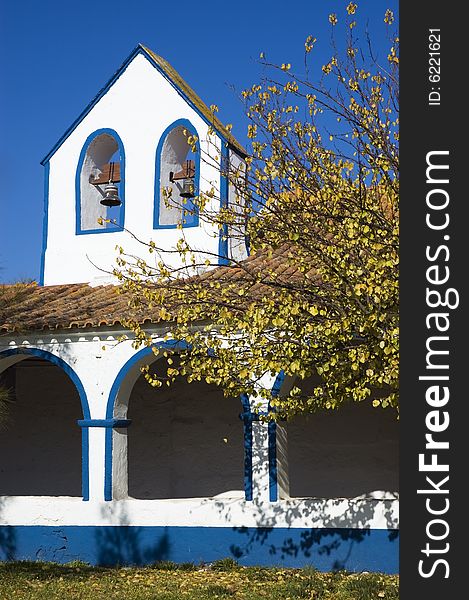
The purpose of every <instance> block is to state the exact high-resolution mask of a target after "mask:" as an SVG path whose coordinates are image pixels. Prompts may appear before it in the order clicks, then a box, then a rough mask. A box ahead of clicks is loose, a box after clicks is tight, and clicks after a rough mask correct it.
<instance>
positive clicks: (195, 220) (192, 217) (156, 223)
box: [153, 119, 200, 229]
mask: <svg viewBox="0 0 469 600" xmlns="http://www.w3.org/2000/svg"><path fill="white" fill-rule="evenodd" d="M179 126H183V127H184V128H185V129H187V130H188V131H190V132H191V133H192V134H193V135H195V136H197V140H198V141H197V152H196V155H197V156H196V160H195V177H194V193H195V195H196V196H198V195H199V187H200V143H199V134H198V133H197V130H196V128H195V127H194V125H192V123H191V122H190V121H189V119H177V120H176V121H174V122H173V123H171V125H168V127H166V129H165V130H164V131H163V133H162V134H161V137H160V140H159V142H158V146H157V148H156V158H155V190H154V205H153V229H177V224H175V225H161V224H160V208H161V200H162V199H161V198H160V196H161V187H162V185H163V182H161V181H160V179H161V153H162V151H163V145H164V143H165V141H166V138H167V137H168V135H169V134H170V133H171V131H172V130H173V129H175V128H176V127H179ZM191 204H192V206H191ZM184 207H185V209H186V210H194V209H196V207H195V206H194V204H193V203H191V200H190V199H188V200H187V204H186V205H183V211H184ZM184 218H185V219H186V223H185V224H184V225H183V227H184V228H186V227H198V226H199V211H198V209H196V210H195V212H194V214H189V215H187V216H186V217H184V216H183V219H184Z"/></svg>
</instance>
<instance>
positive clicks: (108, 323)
mask: <svg viewBox="0 0 469 600" xmlns="http://www.w3.org/2000/svg"><path fill="white" fill-rule="evenodd" d="M288 254H289V247H288V245H284V246H282V247H281V248H279V249H278V250H277V251H276V252H274V253H273V255H272V257H270V258H266V257H265V256H262V255H258V256H252V257H250V258H248V259H247V260H246V261H244V262H243V263H241V266H237V267H228V266H226V267H218V268H215V269H212V270H210V271H207V272H206V273H204V274H203V275H200V276H198V277H197V279H200V280H202V281H207V282H209V281H210V280H212V281H214V280H218V281H220V282H222V283H223V282H226V283H227V284H230V283H236V281H240V280H241V279H246V277H248V278H251V279H252V281H253V285H252V290H251V291H252V292H253V293H256V292H257V293H259V294H262V291H263V289H264V285H263V283H262V276H264V274H265V275H266V276H267V274H268V273H269V272H271V271H272V270H275V273H276V274H277V277H278V278H280V279H282V280H284V281H293V280H294V279H295V277H296V276H297V272H296V270H295V268H294V267H292V266H291V264H290V261H289V260H288ZM257 274H261V278H260V279H258V278H256V275H257ZM117 290H118V288H117V287H116V286H113V285H105V286H103V285H102V286H96V287H92V286H90V285H88V284H86V283H74V284H66V285H51V286H44V287H41V286H38V285H37V284H35V283H32V284H28V285H26V286H20V287H17V286H12V285H10V286H0V334H3V335H4V334H6V333H9V332H15V331H20V332H23V331H33V330H34V331H42V330H55V329H72V328H80V329H81V328H97V327H102V326H105V327H112V326H114V325H122V321H125V320H126V319H129V318H133V319H136V320H137V321H139V322H140V323H144V322H149V323H157V322H158V321H159V310H158V308H152V309H150V308H145V309H144V308H139V309H138V310H137V309H132V308H130V307H129V296H128V295H126V294H118V293H117ZM13 295H16V297H15V299H14V300H13V301H11V298H12V296H13ZM9 298H10V301H8V300H9Z"/></svg>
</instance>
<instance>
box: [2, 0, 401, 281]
mask: <svg viewBox="0 0 469 600" xmlns="http://www.w3.org/2000/svg"><path fill="white" fill-rule="evenodd" d="M347 4H348V0H347V2H344V1H338V0H309V1H308V0H289V1H283V2H279V1H277V0H270V1H257V2H251V3H249V4H248V3H247V2H246V3H244V2H241V3H240V2H234V3H222V2H213V1H211V0H208V1H207V0H204V1H203V2H193V1H191V2H189V1H186V0H179V1H178V2H160V1H158V0H133V2H128V1H127V2H124V1H123V0H113V1H112V2H103V1H101V0H82V1H81V2H70V1H66V0H62V1H59V0H42V1H38V0H35V1H33V0H23V1H22V2H12V1H8V0H5V1H3V2H0V90H1V91H0V161H1V167H2V168H1V175H2V176H1V179H0V242H1V243H0V282H12V281H17V280H21V279H38V277H39V266H40V255H41V248H42V215H43V187H44V184H43V176H44V174H43V167H42V166H41V164H40V161H41V160H42V158H44V156H45V155H46V154H47V153H48V152H49V150H50V149H51V148H52V147H53V146H54V144H55V143H56V141H57V140H58V139H59V138H60V136H61V135H62V134H63V133H64V131H65V130H66V129H67V128H68V127H69V125H71V123H72V122H73V121H74V120H75V119H76V117H77V116H78V115H79V114H80V112H81V111H82V110H83V109H84V108H85V107H86V106H87V104H88V103H89V101H90V100H91V99H92V98H93V97H94V96H95V95H96V93H97V92H98V91H99V90H100V89H101V88H102V87H103V86H104V84H105V83H106V82H107V80H108V79H109V78H110V77H111V76H112V74H113V73H114V72H115V71H116V69H117V68H118V67H119V66H120V65H121V64H122V62H123V61H124V60H125V58H126V57H127V56H128V55H129V54H130V52H131V51H132V49H133V48H134V47H135V46H136V45H137V43H139V42H142V43H143V44H145V45H146V46H148V47H149V48H151V49H152V50H154V51H155V52H156V53H157V54H160V55H161V56H163V57H164V58H165V59H166V60H168V61H169V62H170V63H171V64H172V65H173V67H174V68H175V69H176V70H177V71H179V73H180V74H181V75H182V76H183V77H184V79H186V81H187V82H188V83H189V85H191V87H192V88H193V89H194V90H195V91H196V92H197V93H198V94H199V96H201V98H202V99H203V100H204V101H205V102H206V103H207V104H209V105H210V104H212V103H215V104H217V105H218V106H219V107H220V113H219V116H220V118H221V120H222V121H223V122H225V123H227V122H229V123H233V133H234V134H235V135H236V136H237V137H238V139H239V140H240V142H241V143H243V144H245V143H246V136H245V130H246V121H245V119H244V117H243V107H242V104H241V102H240V101H239V99H238V93H239V92H240V91H241V90H242V89H243V88H245V87H248V86H250V85H252V84H253V83H255V82H256V81H257V80H259V78H260V76H261V67H260V65H259V63H258V62H257V59H258V57H259V54H260V52H262V51H263V52H265V53H266V55H267V58H268V59H269V60H270V61H272V62H280V63H281V62H290V63H291V64H292V65H293V68H295V66H296V65H298V66H300V65H301V64H302V62H303V49H304V46H303V44H304V40H305V39H306V37H307V36H308V35H310V34H311V35H313V36H315V37H317V38H318V48H317V51H318V55H317V58H316V60H317V61H318V63H317V64H319V63H320V62H321V55H322V57H323V58H324V59H325V58H326V57H327V58H328V57H330V49H329V46H328V40H329V36H330V25H329V23H328V18H327V17H328V15H329V14H330V13H332V12H336V13H337V14H338V17H339V18H340V17H341V16H342V17H343V16H345V7H346V5H347ZM357 4H358V11H357V20H360V21H362V22H364V21H367V22H368V27H369V29H370V31H382V30H383V15H384V11H385V9H386V8H387V7H390V8H392V9H394V10H397V1H396V0H393V1H383V0H366V1H362V2H360V1H359V0H358V1H357ZM378 49H379V48H378ZM383 51H384V49H383ZM321 64H322V62H321Z"/></svg>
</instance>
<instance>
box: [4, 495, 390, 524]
mask: <svg viewBox="0 0 469 600" xmlns="http://www.w3.org/2000/svg"><path fill="white" fill-rule="evenodd" d="M0 525H14V526H18V525H28V526H31V525H47V526H56V527H57V526H64V527H65V526H76V525H83V526H110V525H121V526H128V525H133V526H162V527H167V526H173V527H176V526H177V527H294V528H308V529H309V528H315V529H320V528H347V529H398V527H399V500H397V499H373V498H352V499H348V498H331V499H320V498H319V499H314V498H307V499H303V498H295V499H290V500H280V501H278V502H265V503H257V502H246V501H245V500H244V499H240V498H192V499H183V500H135V499H133V498H129V499H126V500H114V501H112V502H97V501H89V502H84V501H83V500H81V498H70V497H48V496H0Z"/></svg>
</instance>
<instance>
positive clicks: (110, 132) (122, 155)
mask: <svg viewBox="0 0 469 600" xmlns="http://www.w3.org/2000/svg"><path fill="white" fill-rule="evenodd" d="M104 133H107V134H108V135H110V136H112V137H113V138H114V139H115V140H116V142H117V145H118V147H119V154H120V170H121V182H120V183H121V184H120V191H119V195H120V199H121V200H122V204H121V206H120V207H119V216H118V218H117V223H116V225H115V226H114V227H106V228H103V229H98V228H96V229H82V228H81V170H82V167H83V163H84V161H85V157H86V152H87V150H88V146H89V145H90V144H91V142H92V141H93V140H94V139H95V138H97V137H98V136H100V135H102V134H104ZM75 217H76V224H75V233H76V234H77V235H83V234H88V233H113V232H115V231H121V230H122V229H123V227H124V219H125V151H124V144H123V143H122V140H121V138H120V137H119V134H118V133H117V131H115V130H114V129H110V128H108V127H105V128H102V129H97V130H96V131H93V133H91V134H90V135H89V136H88V137H87V138H86V141H85V143H84V145H83V148H82V149H81V152H80V158H79V159H78V166H77V170H76V174H75Z"/></svg>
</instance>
